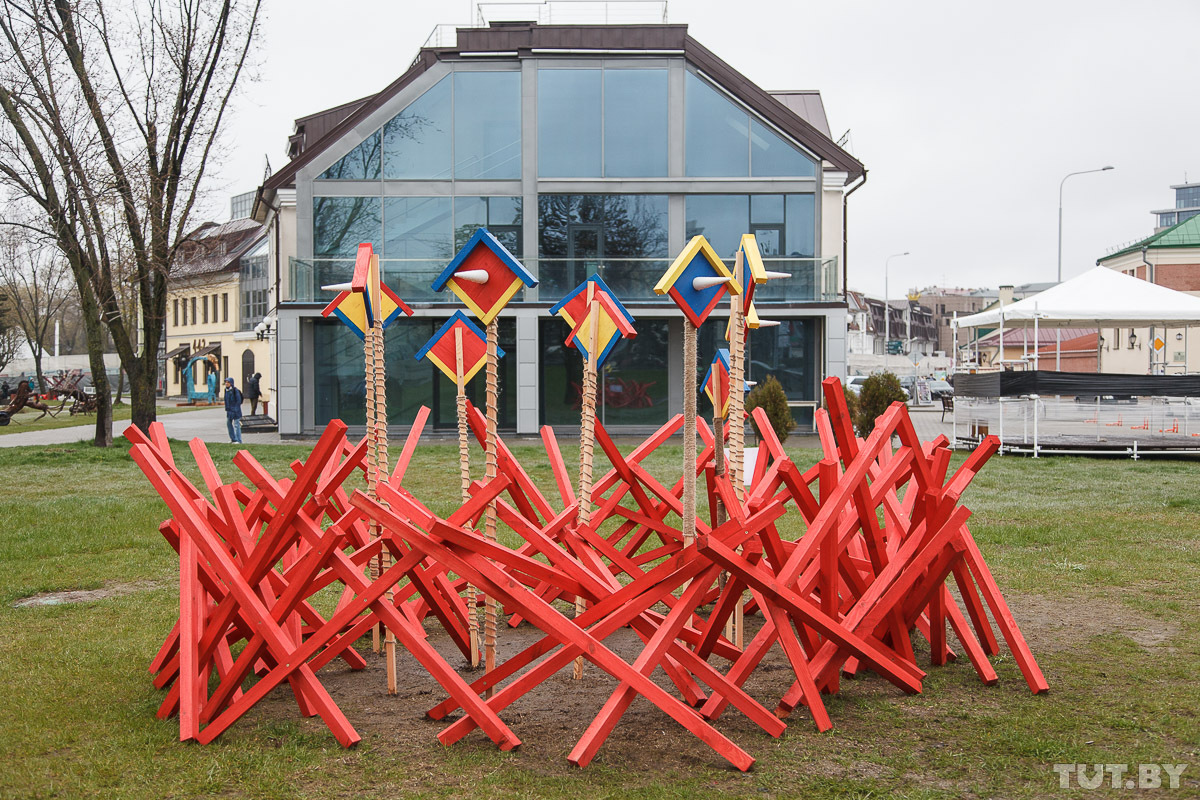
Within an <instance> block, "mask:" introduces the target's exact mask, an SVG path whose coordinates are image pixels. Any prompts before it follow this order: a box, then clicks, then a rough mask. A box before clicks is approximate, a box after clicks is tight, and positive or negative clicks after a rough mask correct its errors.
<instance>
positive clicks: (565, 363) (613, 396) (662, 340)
mask: <svg viewBox="0 0 1200 800" xmlns="http://www.w3.org/2000/svg"><path fill="white" fill-rule="evenodd" d="M637 329H638V335H637V337H636V338H634V339H632V340H622V341H620V342H618V343H617V345H616V346H615V347H614V348H613V350H612V352H611V353H610V354H609V356H608V360H607V361H605V364H604V368H603V370H602V372H603V379H602V385H603V386H604V391H603V392H602V393H600V397H599V400H600V402H599V403H598V405H597V409H596V417H597V419H599V420H600V423H601V424H602V425H605V426H606V427H610V426H614V425H645V426H654V427H657V426H659V425H662V424H663V423H664V422H666V421H667V419H668V417H669V414H668V411H667V402H668V394H669V391H670V376H669V374H668V370H667V366H668V365H667V359H668V357H669V353H670V342H669V335H668V332H669V330H670V323H669V322H668V321H667V320H665V319H651V320H639V321H638V324H637ZM539 334H540V337H541V342H540V345H541V346H540V348H539V350H540V352H541V358H540V360H539V362H538V366H539V369H540V370H541V376H540V380H539V381H538V388H539V393H540V398H539V406H540V408H541V422H542V424H544V425H578V424H579V406H580V397H581V387H582V386H583V359H582V357H581V356H580V353H579V351H578V350H576V349H575V348H573V347H567V346H566V344H565V342H566V339H567V336H568V335H569V334H570V329H569V328H568V327H567V324H566V323H565V322H563V321H562V320H561V319H559V318H557V317H555V318H553V319H542V320H541V321H540V322H539Z"/></svg>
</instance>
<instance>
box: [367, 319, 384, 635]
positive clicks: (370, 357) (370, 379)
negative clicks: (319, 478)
mask: <svg viewBox="0 0 1200 800" xmlns="http://www.w3.org/2000/svg"><path fill="white" fill-rule="evenodd" d="M373 337H374V326H372V327H369V328H367V336H366V340H365V341H364V343H363V386H364V388H365V389H366V393H367V416H366V423H367V496H368V497H370V498H371V499H372V500H374V499H376V498H377V496H378V495H377V493H376V489H375V487H376V486H377V485H378V483H379V465H378V462H377V460H376V455H377V454H376V447H375V355H374V353H372V352H371V344H372V342H373V341H374V338H373ZM367 529H368V530H369V531H370V533H371V537H372V538H377V537H378V536H379V524H378V523H377V522H376V521H375V520H373V519H371V520H368V521H367ZM381 559H382V555H379V556H376V557H374V558H372V559H371V561H370V573H371V582H372V583H374V582H375V581H377V580H379V572H380V569H379V568H380V566H381ZM380 627H381V625H380V623H376V624H375V625H374V626H372V627H371V652H373V653H378V652H379V644H380Z"/></svg>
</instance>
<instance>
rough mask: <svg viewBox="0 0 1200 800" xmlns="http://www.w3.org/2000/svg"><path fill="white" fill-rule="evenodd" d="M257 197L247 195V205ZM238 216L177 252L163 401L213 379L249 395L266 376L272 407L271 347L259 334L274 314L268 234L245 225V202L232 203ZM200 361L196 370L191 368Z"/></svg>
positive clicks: (202, 231) (207, 227)
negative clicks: (229, 381)
mask: <svg viewBox="0 0 1200 800" xmlns="http://www.w3.org/2000/svg"><path fill="white" fill-rule="evenodd" d="M252 198H253V194H251V195H250V199H252ZM233 208H234V213H235V215H236V214H238V212H241V216H240V217H238V216H235V217H234V219H231V220H230V221H229V222H226V223H223V224H217V223H211V222H210V223H206V224H204V225H201V226H200V227H199V228H197V229H196V230H195V231H194V232H193V233H192V234H191V236H189V237H188V241H187V242H186V243H185V244H183V245H182V246H181V247H180V248H179V252H178V254H177V256H176V258H175V261H174V263H173V264H172V266H171V276H170V278H169V281H168V285H167V319H166V351H167V352H166V374H165V385H166V393H167V394H168V395H170V396H187V395H188V393H189V387H192V388H194V389H195V390H197V391H204V390H205V389H206V388H207V386H208V376H209V375H210V374H214V373H215V374H216V375H217V376H218V378H219V380H218V385H219V384H220V382H221V381H223V380H224V379H225V378H226V377H232V378H233V380H234V382H235V383H236V384H237V385H238V386H239V387H240V388H241V389H242V391H243V392H245V391H246V384H247V381H248V379H249V378H250V376H251V375H253V374H255V373H261V374H262V379H261V381H260V385H261V388H262V390H263V392H264V393H265V395H266V397H267V398H268V399H270V398H271V394H270V391H269V389H270V387H271V386H273V372H274V370H273V369H272V366H271V353H270V343H269V342H268V341H267V340H266V338H265V337H260V336H259V334H258V333H257V332H256V331H255V327H256V326H258V324H259V323H260V322H262V321H263V318H264V317H266V316H267V314H268V312H269V310H270V301H271V292H270V286H271V278H270V274H269V271H268V268H267V265H268V260H267V231H266V229H265V228H264V227H263V226H262V225H260V224H259V223H257V222H255V221H254V220H252V219H248V218H247V216H246V215H247V214H248V213H249V206H248V202H247V199H246V196H245V195H241V196H239V197H236V198H234V202H233ZM194 359H200V360H197V361H195V364H196V365H197V366H196V368H194V369H193V368H189V367H188V364H189V362H193V360H194Z"/></svg>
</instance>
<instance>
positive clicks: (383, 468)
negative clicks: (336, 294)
mask: <svg viewBox="0 0 1200 800" xmlns="http://www.w3.org/2000/svg"><path fill="white" fill-rule="evenodd" d="M376 277H377V278H378V274H377V275H376ZM376 296H378V295H376ZM371 333H372V335H373V337H374V343H373V345H372V348H371V349H372V351H373V354H374V358H375V375H374V378H375V469H376V481H375V483H376V487H378V485H379V476H380V475H382V476H384V477H383V479H384V480H387V476H388V475H389V474H390V472H391V470H390V469H389V468H388V462H389V459H388V419H387V373H386V369H387V367H386V365H385V363H384V341H383V325H382V324H381V323H380V322H379V321H378V320H376V321H375V324H374V325H372V326H371ZM375 499H377V500H378V498H375ZM378 502H379V504H380V505H381V506H383V507H384V508H387V507H388V506H387V502H386V501H384V500H378ZM381 533H382V530H381V526H380V525H379V523H378V522H376V523H375V535H376V536H378V535H380V534H381ZM379 557H380V560H381V561H382V562H383V564H382V566H383V568H385V569H386V568H388V567H391V566H392V564H393V563H394V561H395V554H394V553H393V552H392V550H391V548H390V547H388V546H387V544H386V543H385V544H384V547H383V550H382V551H381V552H380V554H379ZM394 600H395V589H394V588H392V587H389V588H388V590H387V601H388V603H389V604H392V603H393V602H394ZM384 632H385V636H384V641H383V647H384V655H385V657H386V659H387V685H388V694H396V692H397V688H396V633H395V631H393V630H392V629H391V628H390V627H387V626H384Z"/></svg>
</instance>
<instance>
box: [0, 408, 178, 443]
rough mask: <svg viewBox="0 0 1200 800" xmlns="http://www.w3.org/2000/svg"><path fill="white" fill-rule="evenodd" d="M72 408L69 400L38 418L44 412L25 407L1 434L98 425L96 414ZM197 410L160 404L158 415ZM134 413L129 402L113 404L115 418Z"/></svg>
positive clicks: (3, 427) (1, 430) (1, 428)
mask: <svg viewBox="0 0 1200 800" xmlns="http://www.w3.org/2000/svg"><path fill="white" fill-rule="evenodd" d="M47 404H48V405H49V406H50V410H51V411H55V410H57V409H58V403H57V402H49V401H47ZM70 408H71V404H70V402H68V403H67V407H66V408H64V409H63V410H62V413H61V414H59V415H58V416H57V417H52V416H50V415H49V414H47V415H46V416H44V417H42V418H41V419H38V417H39V416H41V414H42V412H40V411H34V410H33V409H29V408H23V409H21V410H20V411H19V412H17V415H16V416H15V417H12V418H11V419H10V420H9V421H8V424H7V425H4V426H2V427H0V436H3V435H4V434H6V433H30V432H31V431H48V430H51V429H53V428H73V427H76V426H78V425H91V426H92V427H93V428H94V427H95V426H96V415H95V414H78V415H76V416H74V417H73V416H71V415H70V414H69V413H68V410H69V409H70ZM195 410H196V409H195V408H194V407H183V408H179V407H176V406H159V407H158V415H159V416H160V417H161V416H162V415H163V414H178V413H180V412H181V411H195ZM132 413H133V407H132V406H130V405H129V404H128V403H121V405H119V406H113V419H114V420H123V419H129V417H130V415H131V414H132ZM35 420H36V421H35Z"/></svg>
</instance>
